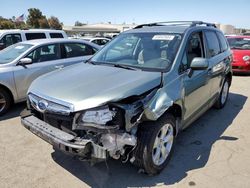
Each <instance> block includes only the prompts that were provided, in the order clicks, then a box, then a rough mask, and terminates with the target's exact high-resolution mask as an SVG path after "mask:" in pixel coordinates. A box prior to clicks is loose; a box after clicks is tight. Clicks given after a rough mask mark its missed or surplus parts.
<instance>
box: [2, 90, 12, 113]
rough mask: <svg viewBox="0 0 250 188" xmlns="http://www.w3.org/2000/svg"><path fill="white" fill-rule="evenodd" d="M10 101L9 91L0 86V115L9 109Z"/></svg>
mask: <svg viewBox="0 0 250 188" xmlns="http://www.w3.org/2000/svg"><path fill="white" fill-rule="evenodd" d="M11 102H12V101H11V97H10V95H9V93H8V92H7V91H6V90H5V89H3V88H1V87H0V115H3V114H4V113H6V112H7V111H8V110H9V108H10V106H11Z"/></svg>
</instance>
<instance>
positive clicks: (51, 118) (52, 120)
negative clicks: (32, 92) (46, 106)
mask: <svg viewBox="0 0 250 188" xmlns="http://www.w3.org/2000/svg"><path fill="white" fill-rule="evenodd" d="M30 110H31V112H32V113H33V114H34V115H35V116H36V117H37V118H39V119H40V120H42V121H44V122H46V123H48V124H50V125H51V126H53V127H56V128H58V129H60V130H63V131H65V132H68V133H70V134H73V135H75V133H74V132H72V124H73V120H74V116H73V114H70V115H68V116H66V115H58V114H52V113H41V112H39V111H37V110H36V109H35V108H33V107H32V106H30Z"/></svg>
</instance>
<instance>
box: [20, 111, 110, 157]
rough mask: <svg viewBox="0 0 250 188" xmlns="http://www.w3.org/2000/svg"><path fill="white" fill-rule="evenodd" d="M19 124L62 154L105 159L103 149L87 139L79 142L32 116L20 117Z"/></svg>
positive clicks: (77, 139) (105, 155) (105, 153)
mask: <svg viewBox="0 0 250 188" xmlns="http://www.w3.org/2000/svg"><path fill="white" fill-rule="evenodd" d="M21 123H22V125H23V126H24V127H25V128H27V129H28V130H30V131H31V132H32V133H34V134H35V135H37V136H39V137H41V138H42V139H43V140H45V141H47V142H48V143H50V144H51V145H53V146H54V147H55V148H57V149H59V150H61V151H63V152H64V153H67V154H70V155H73V156H78V157H80V158H81V159H84V160H106V158H107V151H106V150H105V148H103V147H101V146H99V145H97V144H95V143H93V142H92V141H91V140H88V139H80V140H79V138H76V136H74V135H71V134H69V133H67V132H64V131H62V130H60V129H58V128H55V127H53V126H51V125H49V124H48V123H46V122H44V121H42V120H40V119H38V118H37V117H35V116H34V115H32V114H28V115H27V113H25V115H21Z"/></svg>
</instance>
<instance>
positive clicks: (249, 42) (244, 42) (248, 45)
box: [227, 38, 250, 50]
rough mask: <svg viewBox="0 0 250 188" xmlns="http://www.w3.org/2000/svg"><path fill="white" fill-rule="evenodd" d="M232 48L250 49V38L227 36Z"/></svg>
mask: <svg viewBox="0 0 250 188" xmlns="http://www.w3.org/2000/svg"><path fill="white" fill-rule="evenodd" d="M227 40H228V43H229V45H230V48H231V49H240V50H250V38H227Z"/></svg>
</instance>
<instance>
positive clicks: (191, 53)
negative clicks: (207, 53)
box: [180, 33, 204, 72]
mask: <svg viewBox="0 0 250 188" xmlns="http://www.w3.org/2000/svg"><path fill="white" fill-rule="evenodd" d="M195 57H204V48H203V42H202V33H195V34H192V35H191V37H190V38H189V40H188V43H187V46H186V50H185V53H184V55H183V58H182V67H181V70H180V71H181V72H182V71H185V70H186V69H188V68H189V67H190V64H191V62H192V60H193V59H194V58H195Z"/></svg>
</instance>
